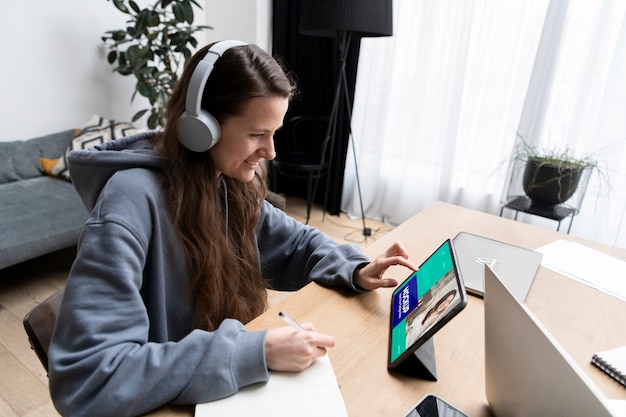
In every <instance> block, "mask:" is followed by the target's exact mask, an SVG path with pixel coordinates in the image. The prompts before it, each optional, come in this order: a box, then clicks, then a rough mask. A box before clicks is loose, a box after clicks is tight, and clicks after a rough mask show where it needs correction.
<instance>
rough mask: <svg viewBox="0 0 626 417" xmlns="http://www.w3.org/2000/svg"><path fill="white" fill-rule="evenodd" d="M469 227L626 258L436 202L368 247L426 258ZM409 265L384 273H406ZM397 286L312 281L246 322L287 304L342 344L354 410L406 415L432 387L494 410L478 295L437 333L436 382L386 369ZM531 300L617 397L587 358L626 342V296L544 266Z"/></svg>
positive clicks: (458, 401)
mask: <svg viewBox="0 0 626 417" xmlns="http://www.w3.org/2000/svg"><path fill="white" fill-rule="evenodd" d="M460 231H467V232H471V233H475V234H479V235H482V236H485V237H490V238H493V239H498V240H501V241H504V242H508V243H512V244H515V245H519V246H523V247H526V248H530V249H536V248H538V247H539V246H542V245H544V244H547V243H549V242H552V241H554V240H556V239H568V240H578V241H580V242H581V243H585V244H587V245H589V246H592V247H594V248H595V249H598V250H601V251H604V252H606V253H609V254H611V255H613V256H617V257H618V258H621V259H623V260H625V261H626V251H624V250H619V249H616V248H610V247H606V246H602V245H599V244H595V243H591V242H586V241H584V242H583V241H581V240H580V239H576V238H574V237H572V236H569V235H566V234H563V233H557V232H554V231H550V230H545V229H541V228H537V227H533V226H529V225H526V224H523V223H519V222H515V221H513V220H509V219H503V218H500V217H497V216H492V215H488V214H484V213H480V212H477V211H473V210H467V209H464V208H460V207H457V206H453V205H449V204H444V203H435V204H433V205H432V206H430V207H428V208H427V209H425V210H423V211H422V212H420V213H418V214H417V215H415V216H414V217H412V218H411V219H409V220H408V221H406V222H405V223H403V224H402V225H401V226H399V227H397V228H395V229H394V230H393V231H392V232H390V233H389V234H387V235H386V236H385V237H384V238H382V239H380V240H379V241H377V242H376V243H374V244H372V245H370V246H369V247H368V248H367V250H366V253H367V254H368V255H369V256H370V257H372V258H374V257H376V256H378V255H379V254H380V253H382V252H383V251H384V249H386V248H387V247H388V246H389V245H390V244H391V243H392V242H394V241H396V240H399V241H401V242H402V243H403V244H404V245H405V246H406V248H407V250H408V252H409V253H410V254H411V259H412V260H413V261H414V262H415V263H417V264H420V263H421V262H422V261H423V260H424V259H426V257H427V256H428V255H430V254H431V253H432V252H433V251H434V250H435V249H436V248H437V247H438V246H439V245H440V244H441V242H443V241H444V240H445V239H446V238H452V237H454V236H456V234H457V233H458V232H460ZM408 274H409V272H408V271H407V270H406V269H403V268H394V269H392V270H390V271H389V272H388V275H389V276H395V277H397V278H398V279H400V280H402V279H404V278H405V277H406V276H408ZM391 293H392V290H391V289H383V290H377V291H373V292H369V293H365V294H361V295H355V294H352V293H350V292H348V291H337V289H334V288H333V289H329V288H325V287H322V286H321V285H318V284H310V285H308V286H306V287H305V288H303V289H302V290H300V291H298V292H297V293H295V294H294V295H292V296H290V297H289V298H287V299H286V300H285V301H283V302H282V303H280V304H279V305H277V306H276V307H274V308H272V309H271V310H269V311H267V312H266V313H265V314H263V315H261V316H260V317H258V318H256V319H255V320H253V321H252V322H250V323H249V324H248V326H247V327H248V328H249V329H262V328H268V327H277V326H281V325H283V323H282V321H281V320H280V319H279V317H278V311H279V310H285V311H287V312H289V314H290V315H291V316H292V317H293V318H294V319H295V320H298V321H301V322H306V321H310V322H313V323H314V324H315V326H316V328H317V329H318V330H319V331H321V332H324V333H328V334H331V335H333V336H334V337H335V338H336V341H337V345H336V346H335V347H334V348H333V349H331V350H330V352H329V355H330V359H331V362H332V364H333V367H334V369H335V373H336V375H337V380H338V382H339V385H340V386H341V391H342V394H343V397H344V401H345V403H346V407H347V409H348V414H349V415H350V416H359V417H362V416H402V415H403V413H404V412H406V411H408V410H409V409H410V407H411V406H412V405H413V404H414V403H415V402H417V401H418V400H419V399H420V398H421V397H422V396H424V395H425V394H426V393H435V394H438V395H440V396H441V397H442V398H444V399H446V400H448V401H449V402H451V403H452V404H454V405H456V406H457V407H458V408H460V409H461V410H463V411H465V412H466V413H468V414H469V415H470V416H472V417H479V416H489V415H491V414H490V411H489V409H488V405H487V400H486V397H485V388H484V387H485V380H484V379H485V376H484V374H485V371H484V363H485V361H484V317H483V302H482V300H481V299H478V298H475V297H472V296H469V303H468V305H467V307H466V308H465V309H464V310H463V311H462V312H461V314H460V315H459V316H457V317H456V318H454V319H453V320H452V321H451V322H450V323H449V324H448V325H446V326H445V327H444V328H443V329H442V330H441V331H439V332H438V333H437V334H436V335H435V355H436V360H437V373H438V381H437V382H429V381H424V380H419V379H411V378H407V377H402V376H396V375H391V374H389V373H388V372H387V368H386V364H387V348H388V339H389V335H388V326H389V309H390V298H391ZM526 301H527V304H528V306H529V307H530V308H531V309H532V310H533V312H534V313H535V314H536V315H537V316H538V317H539V319H540V320H541V321H542V322H543V323H544V324H545V325H546V327H547V328H548V329H549V330H550V331H551V332H552V333H553V335H554V336H555V337H556V338H557V340H558V341H559V342H560V343H561V344H562V345H563V346H564V348H565V349H566V350H567V351H568V352H569V353H570V354H571V355H572V356H573V357H574V359H575V360H576V361H577V362H578V363H579V364H580V365H581V366H582V368H583V369H584V370H585V371H586V372H587V373H588V374H589V375H590V376H591V377H592V379H593V380H594V381H595V383H596V384H598V386H599V387H600V388H601V390H602V391H603V392H604V393H605V394H606V395H607V396H608V397H609V398H614V399H626V390H624V388H622V386H621V385H619V384H618V383H616V382H614V381H613V380H611V379H610V378H609V377H608V376H606V375H605V374H603V373H602V372H601V371H599V370H597V369H595V368H594V367H593V366H592V365H591V364H590V363H589V360H590V359H591V355H592V354H593V352H594V351H596V350H602V349H606V348H610V347H613V346H618V345H622V344H623V345H626V333H625V332H624V331H623V323H625V322H626V303H625V302H623V301H621V300H618V299H616V298H614V297H611V296H609V295H606V294H604V293H602V292H600V291H596V290H594V289H592V288H589V287H587V286H585V285H583V284H580V283H578V282H575V281H573V280H571V279H568V278H565V277H562V276H561V275H559V274H557V273H555V272H552V271H551V270H548V269H545V268H543V267H540V269H539V272H538V273H537V276H536V278H535V281H534V282H533V285H532V287H531V290H530V292H529V294H528V297H527V300H526Z"/></svg>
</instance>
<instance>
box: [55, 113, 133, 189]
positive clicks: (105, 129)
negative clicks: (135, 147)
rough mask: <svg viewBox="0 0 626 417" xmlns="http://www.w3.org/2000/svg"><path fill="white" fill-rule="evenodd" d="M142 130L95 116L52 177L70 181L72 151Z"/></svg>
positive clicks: (59, 163)
mask: <svg viewBox="0 0 626 417" xmlns="http://www.w3.org/2000/svg"><path fill="white" fill-rule="evenodd" d="M141 130H142V129H137V128H135V127H134V126H133V125H132V124H130V123H124V122H116V121H115V120H108V119H105V118H103V117H101V116H98V115H93V116H92V117H91V120H89V121H88V122H87V124H86V125H85V127H84V128H83V129H82V130H81V131H80V132H79V133H78V134H77V135H76V136H74V139H72V142H71V143H70V144H69V145H68V147H67V149H66V150H65V153H64V154H63V155H62V156H61V157H60V158H59V160H58V161H57V162H56V164H55V165H54V168H52V171H51V175H54V176H58V177H61V178H65V179H66V180H68V181H70V172H69V170H68V169H67V156H68V155H69V153H70V151H73V150H79V149H87V148H91V147H92V146H96V145H100V144H102V143H104V142H109V141H112V140H115V139H119V138H123V137H124V136H130V135H132V134H135V133H137V132H140V131H141Z"/></svg>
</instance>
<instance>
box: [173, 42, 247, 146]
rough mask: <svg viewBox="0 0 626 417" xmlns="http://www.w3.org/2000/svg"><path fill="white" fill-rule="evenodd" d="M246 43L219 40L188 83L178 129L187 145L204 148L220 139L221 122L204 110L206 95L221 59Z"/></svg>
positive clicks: (182, 140)
mask: <svg viewBox="0 0 626 417" xmlns="http://www.w3.org/2000/svg"><path fill="white" fill-rule="evenodd" d="M245 45H247V44H246V43H244V42H241V41H237V40H227V41H221V42H217V43H215V44H214V45H213V46H211V48H209V50H208V51H207V53H206V55H205V56H204V58H202V60H201V61H200V62H198V65H197V66H196V68H195V69H194V71H193V74H192V75H191V79H190V81H189V86H188V87H187V95H186V98H185V112H184V113H183V115H182V116H181V117H180V118H179V119H178V123H177V129H176V131H177V135H178V140H179V141H180V142H181V143H182V144H183V146H185V147H186V148H187V149H189V150H191V151H194V152H204V151H206V150H208V149H209V148H211V147H212V146H213V145H215V144H216V143H217V141H218V140H219V139H220V127H219V123H218V122H217V120H216V119H215V117H213V115H211V114H210V113H208V112H206V111H203V110H202V95H203V93H204V89H205V87H206V83H207V81H208V79H209V76H210V75H211V71H213V67H214V66H215V63H216V62H217V60H218V59H219V58H221V57H222V55H223V54H224V53H225V52H226V51H227V50H229V49H230V48H233V47H235V46H245Z"/></svg>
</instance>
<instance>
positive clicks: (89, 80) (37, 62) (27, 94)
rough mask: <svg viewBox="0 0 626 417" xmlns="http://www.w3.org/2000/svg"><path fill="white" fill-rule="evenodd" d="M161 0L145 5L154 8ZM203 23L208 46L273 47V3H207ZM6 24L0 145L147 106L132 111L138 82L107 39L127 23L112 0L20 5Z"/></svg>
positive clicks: (0, 28)
mask: <svg viewBox="0 0 626 417" xmlns="http://www.w3.org/2000/svg"><path fill="white" fill-rule="evenodd" d="M155 1H156V0H149V1H148V0H140V1H139V3H140V4H153V3H154V2H155ZM201 4H205V5H204V6H203V8H204V10H197V11H196V24H208V25H209V26H213V27H214V30H209V31H207V32H206V34H205V35H203V36H199V37H198V38H199V41H200V43H201V44H204V43H206V42H210V41H215V40H220V39H226V38H236V39H241V40H243V41H246V42H253V43H257V44H259V45H260V46H261V47H264V48H266V49H267V48H268V47H269V45H270V44H271V39H270V28H271V24H270V22H271V2H270V0H228V1H225V0H221V1H218V0H204V3H202V2H201ZM2 15H3V19H2V20H3V24H2V25H0V53H1V55H0V56H2V64H0V114H2V118H1V119H0V122H1V123H0V141H10V140H18V139H29V138H32V137H35V136H40V135H45V134H47V133H53V132H57V131H60V130H65V129H72V128H80V127H81V126H83V125H84V123H85V122H86V121H87V120H88V119H89V118H90V116H91V115H92V114H94V113H97V114H100V115H102V116H104V117H108V118H112V119H116V120H125V121H130V119H131V118H132V116H133V114H135V112H136V111H137V110H139V109H141V108H144V107H145V106H146V105H147V101H146V100H145V99H143V98H142V97H140V96H137V98H135V101H134V102H133V104H132V105H131V103H130V99H131V96H132V92H133V90H134V84H135V83H134V80H133V78H132V77H123V76H121V75H119V74H115V73H113V72H112V68H113V67H112V66H111V65H109V64H108V63H107V61H106V54H107V52H108V50H107V48H106V47H105V46H104V44H103V43H102V41H101V39H100V37H101V36H102V34H103V33H104V32H105V31H107V30H112V29H120V28H123V27H124V25H125V21H126V18H125V15H124V14H123V13H121V12H119V11H118V10H117V9H116V8H115V7H114V6H113V3H112V2H111V1H105V0H88V1H78V0H55V1H50V0H19V1H11V2H4V3H3V5H2Z"/></svg>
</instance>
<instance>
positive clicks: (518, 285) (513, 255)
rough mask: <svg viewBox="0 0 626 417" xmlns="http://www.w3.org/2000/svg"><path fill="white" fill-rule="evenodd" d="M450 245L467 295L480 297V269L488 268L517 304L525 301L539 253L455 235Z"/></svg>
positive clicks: (464, 235) (469, 236) (482, 286)
mask: <svg viewBox="0 0 626 417" xmlns="http://www.w3.org/2000/svg"><path fill="white" fill-rule="evenodd" d="M452 244H453V245H454V249H455V251H456V254H457V258H458V262H459V265H458V267H459V269H460V270H461V276H462V277H463V280H464V281H465V289H466V291H467V292H468V293H469V294H472V295H476V296H478V297H482V296H483V294H484V292H485V282H484V277H483V265H489V267H490V268H491V269H493V270H494V271H496V272H497V273H498V274H499V275H500V276H501V277H503V279H505V280H506V284H507V286H508V287H509V288H510V289H511V292H513V294H514V295H515V297H516V298H517V299H518V300H519V301H521V302H523V301H524V300H525V299H526V294H528V291H529V290H530V286H531V285H532V283H533V280H534V279H535V274H536V273H537V269H538V268H539V265H540V264H541V258H542V257H543V255H542V254H541V253H539V252H535V251H533V250H530V249H525V248H521V247H519V246H515V245H510V244H508V243H504V242H500V241H497V240H493V239H488V238H486V237H482V236H478V235H474V234H471V233H467V232H461V233H459V234H458V235H456V237H455V238H454V239H453V243H452Z"/></svg>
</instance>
